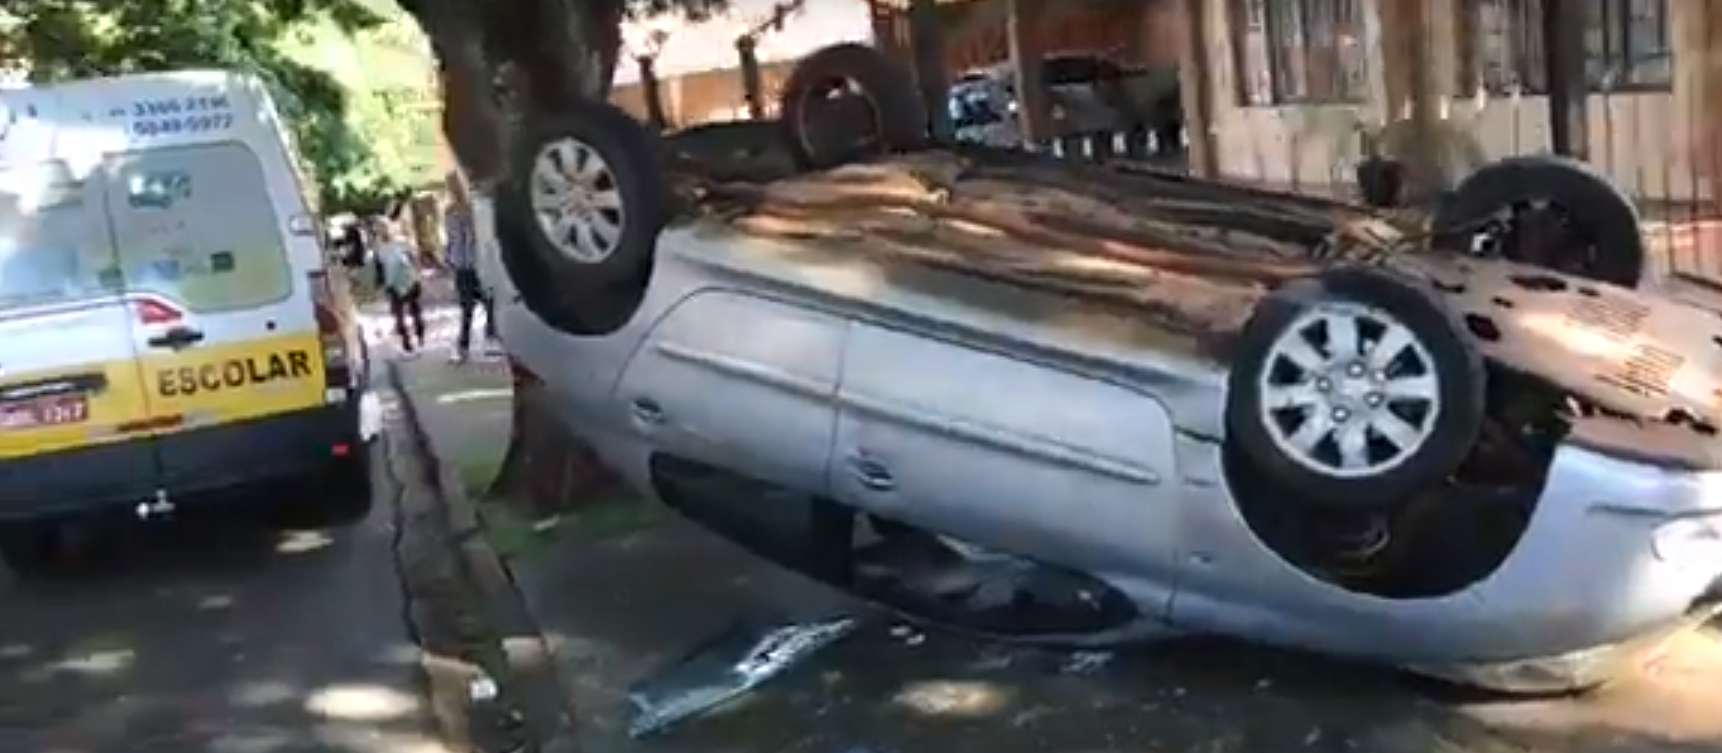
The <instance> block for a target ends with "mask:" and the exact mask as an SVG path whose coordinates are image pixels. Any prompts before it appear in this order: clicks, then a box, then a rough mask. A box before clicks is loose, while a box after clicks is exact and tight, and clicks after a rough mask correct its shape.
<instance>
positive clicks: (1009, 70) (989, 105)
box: [946, 53, 1183, 148]
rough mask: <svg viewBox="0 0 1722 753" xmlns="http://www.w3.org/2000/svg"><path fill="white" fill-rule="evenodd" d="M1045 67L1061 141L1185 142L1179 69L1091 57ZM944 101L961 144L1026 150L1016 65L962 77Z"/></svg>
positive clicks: (1065, 57)
mask: <svg viewBox="0 0 1722 753" xmlns="http://www.w3.org/2000/svg"><path fill="white" fill-rule="evenodd" d="M1041 65H1042V71H1041V75H1042V81H1044V82H1045V84H1046V87H1047V99H1048V106H1049V107H1050V108H1051V113H1050V115H1051V120H1052V123H1053V129H1054V134H1055V136H1059V137H1062V136H1073V135H1090V134H1102V135H1110V134H1114V133H1124V132H1129V131H1144V132H1147V133H1153V134H1155V135H1156V136H1157V137H1158V138H1157V141H1158V142H1160V143H1162V144H1166V145H1167V148H1170V146H1171V145H1173V144H1176V143H1177V142H1178V141H1179V132H1180V130H1181V127H1182V122H1183V114H1182V112H1181V107H1180V105H1179V100H1178V98H1179V90H1178V76H1177V72H1176V71H1175V70H1173V69H1160V70H1133V69H1129V68H1125V67H1124V66H1121V65H1120V64H1119V63H1117V62H1116V61H1113V60H1111V59H1109V58H1106V57H1104V56H1100V55H1094V54H1090V53H1060V54H1054V55H1049V56H1047V57H1046V58H1045V59H1044V60H1043V61H1042V63H1041ZM946 101H947V106H948V108H949V111H950V118H951V123H952V127H953V128H954V129H955V130H956V136H957V139H958V140H960V141H965V142H970V143H979V144H986V145H988V146H997V147H1020V146H1023V142H1024V139H1023V134H1022V127H1021V125H1020V122H1019V121H1018V119H1017V108H1018V102H1019V99H1018V96H1017V91H1016V80H1015V71H1014V69H1013V66H1012V64H1011V63H1010V62H1008V61H1006V62H1001V63H995V64H993V65H989V66H986V67H983V68H978V69H975V70H972V71H969V72H967V73H964V74H963V75H961V76H959V77H958V78H957V80H956V82H955V83H953V84H952V85H951V89H950V94H949V96H948V97H947V100H946Z"/></svg>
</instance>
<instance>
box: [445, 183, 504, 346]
mask: <svg viewBox="0 0 1722 753" xmlns="http://www.w3.org/2000/svg"><path fill="white" fill-rule="evenodd" d="M446 185H447V187H448V198H449V203H448V209H447V211H446V212H445V213H444V215H443V229H444V233H445V234H446V238H445V245H444V258H445V259H446V260H447V263H448V267H449V269H450V270H451V271H453V273H454V292H455V299H456V300H457V301H458V302H459V304H460V329H459V330H458V331H457V332H456V333H455V343H454V353H453V354H452V356H451V358H450V360H452V361H454V362H455V363H464V362H465V361H466V360H467V359H468V358H469V357H470V356H471V354H472V317H473V313H474V311H475V310H476V309H478V308H479V307H481V306H482V307H483V308H484V339H485V343H486V346H487V349H488V350H494V349H495V342H496V315H495V314H496V311H495V308H494V307H493V306H492V305H491V304H492V302H491V297H490V292H489V291H487V290H485V287H484V280H482V279H480V278H479V275H478V223H477V222H476V221H475V219H474V215H473V211H472V195H471V193H470V192H468V190H467V187H466V181H464V180H462V179H461V176H460V174H459V173H449V174H448V178H447V181H446Z"/></svg>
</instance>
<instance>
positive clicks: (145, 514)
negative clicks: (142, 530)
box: [136, 489, 174, 520]
mask: <svg viewBox="0 0 1722 753" xmlns="http://www.w3.org/2000/svg"><path fill="white" fill-rule="evenodd" d="M173 510H174V506H173V503H172V502H170V501H168V498H167V490H165V489H157V490H155V499H154V500H151V501H149V502H139V503H138V506H137V510H136V512H137V516H138V520H155V519H157V518H165V517H168V516H170V515H172V514H173Z"/></svg>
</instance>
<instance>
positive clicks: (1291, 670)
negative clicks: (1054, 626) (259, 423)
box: [515, 519, 1722, 753]
mask: <svg viewBox="0 0 1722 753" xmlns="http://www.w3.org/2000/svg"><path fill="white" fill-rule="evenodd" d="M515 570H516V575H517V577H518V578H519V580H520V583H521V585H522V587H523V589H524V590H525V591H526V592H527V598H528V600H529V601H530V602H532V603H533V606H534V608H535V610H536V612H537V614H538V616H539V619H540V621H541V623H542V624H543V626H544V627H545V629H546V631H547V632H548V633H549V634H550V637H551V640H552V642H553V644H554V645H555V646H556V651H557V655H558V659H559V661H560V663H561V665H562V668H563V671H564V674H565V677H566V678H567V679H568V681H569V682H570V684H571V686H572V687H573V688H574V694H575V704H576V707H577V708H578V709H580V712H581V721H582V723H583V725H584V726H583V728H582V731H583V743H584V747H583V748H582V750H584V751H586V753H611V752H616V753H622V752H626V751H644V750H652V751H671V752H675V753H680V752H681V751H688V752H689V753H693V752H694V751H699V752H701V753H722V752H727V751H737V752H738V753H739V752H740V751H749V752H750V753H751V752H754V751H816V752H817V751H832V752H833V753H836V752H838V751H845V750H852V749H854V750H864V751H874V752H875V753H888V752H889V751H926V750H940V751H952V752H953V753H966V752H967V751H975V752H976V753H982V752H984V753H1015V752H1017V751H1021V752H1023V753H1111V752H1113V751H1118V752H1119V753H1124V752H1125V751H1129V752H1131V753H1141V752H1143V751H1162V750H1164V751H1180V752H1183V751H1244V752H1249V753H1256V752H1259V753H1284V751H1286V750H1310V751H1335V752H1339V751H1346V752H1350V751H1383V752H1385V753H1397V752H1398V751H1405V753H1413V752H1415V753H1429V752H1430V751H1447V750H1454V751H1457V750H1463V751H1507V750H1513V751H1518V750H1538V751H1584V752H1586V753H1590V752H1592V751H1596V752H1601V751H1722V720H1718V719H1717V715H1715V714H1714V713H1713V712H1714V709H1716V708H1722V695H1718V694H1717V692H1716V690H1710V689H1722V648H1716V647H1717V646H1718V645H1722V644H1717V643H1716V641H1715V640H1714V638H1701V640H1703V641H1704V642H1705V643H1706V644H1709V645H1710V646H1711V648H1712V649H1713V650H1712V655H1709V656H1706V657H1702V658H1700V659H1690V658H1688V659H1684V660H1681V661H1684V662H1685V663H1684V664H1682V663H1680V662H1675V663H1672V664H1669V665H1667V666H1668V667H1679V669H1678V671H1672V670H1671V671H1670V672H1669V673H1668V674H1681V675H1683V676H1684V679H1683V681H1682V682H1680V683H1669V682H1667V680H1668V677H1660V678H1635V679H1634V680H1631V681H1629V682H1627V683H1624V684H1623V686H1622V687H1621V688H1620V689H1618V690H1615V691H1609V692H1605V693H1600V694H1597V695H1595V696H1591V697H1586V698H1583V699H1552V700H1539V701H1534V702H1525V701H1511V700H1503V699H1491V698H1487V697H1479V696H1478V695H1477V694H1471V693H1462V692H1455V691H1453V690H1451V689H1448V688H1445V687H1444V686H1439V685H1436V684H1434V683H1431V682H1427V681H1421V680H1417V679H1414V678H1410V677H1408V676H1406V675H1403V674H1401V673H1397V672H1394V671H1390V670H1385V669H1381V668H1378V667H1372V666H1363V665H1354V664H1347V663H1344V662H1339V661H1335V660H1332V659H1327V658H1323V657H1318V656H1313V655H1310V654H1304V653H1298V652H1287V651H1277V650H1272V649H1266V648H1262V647H1259V646H1251V645H1244V644H1239V643H1235V642H1231V641H1223V640H1216V639H1178V640H1169V641H1164V642H1160V643H1155V644H1151V645H1145V646H1141V647H1137V648H1134V649H1131V650H1128V651H1120V652H1116V653H1080V652H1078V653H1071V652H1057V651H1045V650H1035V649H1028V648H1022V647H1015V646H1009V645H998V644H988V643H983V642H977V641H973V640H968V639H964V638H961V637H955V636H944V635H938V634H923V633H921V632H919V631H916V630H914V629H911V628H909V627H907V626H904V625H902V624H901V623H898V622H895V621H894V620H892V619H891V618H890V617H888V616H884V615H880V614H878V613H876V612H874V611H872V610H868V609H865V608H859V607H856V606H855V605H852V604H849V603H847V602H846V601H845V600H844V599H843V598H842V597H840V596H837V595H835V594H832V593H830V592H828V591H824V590H823V589H821V588H819V587H817V586H814V585H812V584H810V583H807V582H805V581H801V580H799V579H797V578H795V577H793V576H789V575H786V574H784V573H782V572H780V571H777V570H775V569H773V568H770V567H768V566H765V565H763V564H761V563H760V562H758V561H757V560H754V559H752V558H750V557H748V556H747V555H745V554H743V553H741V552H739V551H737V550H735V549H733V548H731V547H730V546H729V545H727V544H725V543H722V542H720V541H717V540H716V539H714V538H712V537H710V536H708V535H706V534H704V533H702V532H700V531H698V530H695V529H693V528H692V527H691V526H690V525H688V524H686V523H684V522H681V521H679V520H674V519H665V520H664V521H663V522H660V523H658V524H656V525H655V526H653V527H651V528H649V529H646V530H641V531H636V532H632V533H629V534H627V535H622V536H611V537H603V538H596V537H587V536H582V535H580V534H579V533H578V532H575V533H572V534H565V535H564V536H562V537H561V538H559V539H558V540H557V541H556V543H555V544H554V545H553V546H548V547H543V548H540V549H539V550H538V551H537V552H536V553H534V554H533V555H531V557H530V558H519V559H517V560H516V562H515ZM833 609H851V610H854V611H853V613H858V614H863V615H867V618H866V623H865V625H864V627H863V628H862V629H861V630H859V631H858V632H857V633H856V634H855V635H854V636H853V637H851V638H850V639H848V640H846V641H844V642H842V643H840V644H838V645H837V646H834V647H832V648H831V649H829V650H827V651H826V652H825V653H822V654H820V655H818V656H816V657H814V658H813V659H812V660H810V661H809V662H807V663H806V664H805V665H803V666H801V667H799V668H797V669H795V670H793V671H791V672H790V673H789V674H787V675H785V676H783V677H781V678H779V679H778V680H776V681H773V682H772V683H770V684H768V685H767V686H765V687H764V688H763V689H761V690H758V691H756V692H754V693H752V694H750V695H748V696H746V697H745V698H744V699H742V700H741V701H738V702H736V703H734V704H731V705H730V706H727V707H725V708H723V709H721V710H719V711H717V712H714V713H712V714H709V715H707V716H705V717H703V718H700V719H698V720H694V721H690V722H686V723H684V724H683V725H681V726H679V727H676V728H673V729H672V730H670V731H669V732H668V733H666V734H665V735H663V736H661V737H659V738H654V739H650V740H647V741H633V740H630V739H628V738H627V736H626V727H627V722H628V719H629V717H630V708H629V701H628V698H627V689H628V686H629V685H630V684H631V683H633V682H634V681H636V680H638V679H640V678H642V677H645V676H648V675H650V674H651V673H652V672H653V671H654V670H656V669H657V668H659V667H661V666H663V665H665V664H666V663H667V662H670V661H673V660H674V659H676V658H678V655H679V654H681V653H682V652H685V651H687V650H688V649H689V648H691V647H692V646H694V645H696V644H698V643H700V642H701V641H703V640H705V639H706V638H709V637H710V636H711V635H713V634H715V633H716V632H718V631H720V630H721V629H722V628H723V627H724V626H726V625H728V624H731V623H732V622H733V620H735V619H736V618H738V617H744V616H751V617H758V616H759V615H788V616H791V617H808V616H811V615H815V614H819V615H828V614H830V612H831V611H832V610H833Z"/></svg>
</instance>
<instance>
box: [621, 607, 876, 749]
mask: <svg viewBox="0 0 1722 753" xmlns="http://www.w3.org/2000/svg"><path fill="white" fill-rule="evenodd" d="M858 624H859V623H858V622H857V621H856V620H855V619H854V618H852V617H836V618H832V619H828V620H820V621H815V622H802V623H789V624H781V623H780V624H775V625H771V624H761V623H757V622H746V621H744V622H741V623H738V624H735V625H732V626H731V627H730V628H728V629H727V630H725V631H723V632H722V633H720V634H719V635H718V636H717V637H715V638H713V639H712V640H711V641H709V642H707V643H706V644H705V645H704V646H701V647H700V648H698V649H695V650H694V651H693V652H691V653H689V654H688V656H686V657H685V658H683V659H682V660H681V661H678V662H676V663H675V664H672V665H670V666H669V667H666V668H665V669H663V670H661V671H659V672H658V673H656V674H654V675H652V676H651V677H649V678H647V679H645V680H642V681H640V682H639V683H636V684H635V685H634V686H633V687H632V688H631V689H630V690H629V694H628V695H629V699H630V700H631V701H632V702H633V704H634V710H635V715H634V719H633V721H632V723H631V724H630V725H629V728H628V734H629V735H630V736H632V737H634V738H635V739H638V738H641V737H646V736H648V735H653V734H656V733H659V732H662V731H664V730H665V729H667V728H668V727H670V726H671V725H673V724H676V723H678V722H681V721H683V720H685V719H689V718H692V717H695V716H698V715H700V714H703V713H705V712H707V711H710V710H711V709H713V708H716V707H718V706H720V705H722V704H724V703H727V702H729V701H731V700H734V699H735V698H738V697H740V696H741V695H743V694H745V693H747V692H748V691H751V690H753V689H754V688H757V687H759V686H760V685H762V684H764V683H765V682H766V681H768V680H770V679H772V678H774V677H776V676H778V675H780V674H782V673H783V672H784V671H785V670H787V669H789V668H791V667H793V666H795V665H797V664H800V663H801V662H802V661H805V660H806V659H807V658H809V657H811V656H812V655H813V654H814V653H816V652H818V651H819V650H820V649H822V648H825V647H826V646H829V645H831V644H833V643H836V642H837V641H839V640H841V639H843V638H844V637H846V636H848V635H849V634H850V633H852V632H854V630H855V628H856V627H857V625H858Z"/></svg>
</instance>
